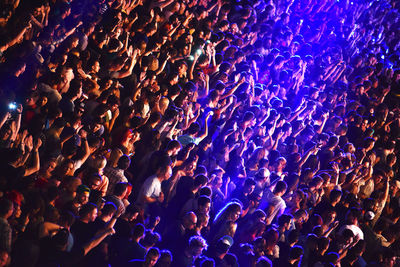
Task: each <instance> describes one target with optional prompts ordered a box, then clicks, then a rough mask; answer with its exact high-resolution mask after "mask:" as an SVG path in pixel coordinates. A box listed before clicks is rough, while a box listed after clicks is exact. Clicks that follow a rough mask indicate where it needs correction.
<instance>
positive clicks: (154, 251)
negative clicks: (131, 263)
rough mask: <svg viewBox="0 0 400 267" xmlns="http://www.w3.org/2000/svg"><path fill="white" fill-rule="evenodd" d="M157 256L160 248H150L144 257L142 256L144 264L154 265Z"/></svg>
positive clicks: (151, 266) (150, 266) (149, 266)
mask: <svg viewBox="0 0 400 267" xmlns="http://www.w3.org/2000/svg"><path fill="white" fill-rule="evenodd" d="M159 257H160V250H159V249H158V248H150V249H149V250H148V251H147V253H146V257H145V258H144V263H145V266H146V267H147V266H148V267H153V266H154V265H156V263H157V261H158V258H159Z"/></svg>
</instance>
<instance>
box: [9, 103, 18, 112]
mask: <svg viewBox="0 0 400 267" xmlns="http://www.w3.org/2000/svg"><path fill="white" fill-rule="evenodd" d="M8 109H9V110H11V111H14V110H16V109H17V103H15V102H12V103H10V104H8Z"/></svg>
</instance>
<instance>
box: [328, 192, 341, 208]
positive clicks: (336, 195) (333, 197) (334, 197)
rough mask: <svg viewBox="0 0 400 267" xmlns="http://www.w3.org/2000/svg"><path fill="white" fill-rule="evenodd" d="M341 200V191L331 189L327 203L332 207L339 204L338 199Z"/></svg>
mask: <svg viewBox="0 0 400 267" xmlns="http://www.w3.org/2000/svg"><path fill="white" fill-rule="evenodd" d="M341 198H342V191H340V190H339V189H333V190H332V191H331V193H330V195H329V201H330V202H331V204H332V205H336V204H337V203H339V201H340V199H341Z"/></svg>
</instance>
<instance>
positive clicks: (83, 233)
mask: <svg viewBox="0 0 400 267" xmlns="http://www.w3.org/2000/svg"><path fill="white" fill-rule="evenodd" d="M93 231H94V229H93V228H92V225H91V224H89V223H85V222H82V221H76V222H75V223H74V224H73V225H72V227H71V233H72V234H73V236H74V247H80V246H82V245H84V244H85V243H86V242H88V241H89V240H90V239H91V238H92V237H93V235H94V234H95V233H94V232H93Z"/></svg>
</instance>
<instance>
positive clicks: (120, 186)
mask: <svg viewBox="0 0 400 267" xmlns="http://www.w3.org/2000/svg"><path fill="white" fill-rule="evenodd" d="M127 190H128V183H117V184H116V185H115V187H114V196H117V197H118V198H121V199H122V198H124V197H125V195H126V192H127Z"/></svg>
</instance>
